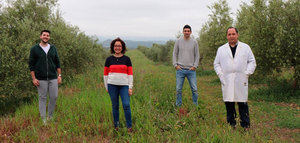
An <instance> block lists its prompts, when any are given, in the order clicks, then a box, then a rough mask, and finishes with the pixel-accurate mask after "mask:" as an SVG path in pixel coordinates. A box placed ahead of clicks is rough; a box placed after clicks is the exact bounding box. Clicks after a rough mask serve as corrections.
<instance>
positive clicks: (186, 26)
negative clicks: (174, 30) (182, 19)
mask: <svg viewBox="0 0 300 143" xmlns="http://www.w3.org/2000/svg"><path fill="white" fill-rule="evenodd" d="M185 28H188V29H190V30H191V31H192V27H191V26H189V25H187V24H186V25H184V26H183V30H184V29H185Z"/></svg>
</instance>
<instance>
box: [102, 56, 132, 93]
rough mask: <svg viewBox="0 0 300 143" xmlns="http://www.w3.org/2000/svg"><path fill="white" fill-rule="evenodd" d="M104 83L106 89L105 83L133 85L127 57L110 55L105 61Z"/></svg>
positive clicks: (130, 66)
mask: <svg viewBox="0 0 300 143" xmlns="http://www.w3.org/2000/svg"><path fill="white" fill-rule="evenodd" d="M103 78H104V85H105V88H106V90H107V84H113V85H128V86H129V88H130V89H132V87H133V75H132V64H131V60H130V58H129V57H127V56H125V55H123V56H122V57H115V56H110V57H108V58H107V59H106V61H105V67H104V74H103Z"/></svg>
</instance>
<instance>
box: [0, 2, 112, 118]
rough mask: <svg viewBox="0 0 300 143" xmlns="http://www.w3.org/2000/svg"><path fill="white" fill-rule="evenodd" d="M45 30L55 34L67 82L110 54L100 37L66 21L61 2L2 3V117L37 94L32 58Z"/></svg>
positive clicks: (0, 28) (53, 36) (0, 29)
mask: <svg viewBox="0 0 300 143" xmlns="http://www.w3.org/2000/svg"><path fill="white" fill-rule="evenodd" d="M1 5H2V6H1ZM43 29H49V30H50V31H51V35H50V36H51V40H50V43H51V44H54V45H56V47H57V50H58V54H59V58H60V61H61V68H62V76H63V82H64V83H67V82H69V81H70V80H72V78H73V77H74V75H76V74H80V73H83V72H85V71H86V70H87V69H89V68H90V67H93V66H96V65H99V64H102V63H103V61H104V58H105V57H106V56H107V54H108V53H107V51H105V50H104V49H103V48H102V46H101V45H99V44H97V39H96V38H94V37H89V36H87V35H85V34H84V33H83V32H81V31H80V30H79V28H78V27H76V26H72V25H69V24H67V23H66V22H65V21H64V19H63V18H62V16H61V14H60V12H59V10H57V0H43V1H41V0H14V1H9V2H8V3H0V37H1V38H0V81H1V82H0V108H1V111H0V114H3V113H5V112H8V111H7V110H11V109H9V107H13V105H17V104H18V103H19V102H20V101H24V100H31V99H32V97H33V95H34V96H35V95H36V92H37V91H36V89H35V88H34V87H33V84H32V79H31V76H30V71H29V68H28V58H29V52H30V48H31V47H32V46H33V45H34V44H36V43H39V42H40V39H39V36H40V31H41V30H43Z"/></svg>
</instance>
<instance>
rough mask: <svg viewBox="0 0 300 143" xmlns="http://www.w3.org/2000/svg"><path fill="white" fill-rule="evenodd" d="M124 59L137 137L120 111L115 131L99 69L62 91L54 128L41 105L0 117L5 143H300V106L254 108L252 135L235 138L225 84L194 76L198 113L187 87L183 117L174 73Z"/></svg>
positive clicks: (140, 59) (256, 104) (135, 55)
mask: <svg viewBox="0 0 300 143" xmlns="http://www.w3.org/2000/svg"><path fill="white" fill-rule="evenodd" d="M127 55H128V56H130V57H131V60H132V62H133V69H134V91H133V92H134V93H133V95H132V96H131V110H132V119H133V130H134V132H133V133H127V129H126V126H125V118H124V112H123V109H122V106H120V122H121V127H120V129H119V131H118V132H116V131H114V128H113V123H112V122H113V120H112V113H111V103H110V98H109V95H108V93H106V91H105V89H104V85H103V80H102V73H103V67H99V68H98V69H91V70H90V72H89V73H86V74H84V75H82V76H80V77H78V78H77V79H76V80H75V81H74V82H73V83H71V84H69V85H64V87H63V88H60V90H59V97H58V99H57V107H56V111H55V114H54V120H53V121H52V122H49V123H48V124H47V125H45V126H44V125H43V124H42V123H41V121H40V119H39V111H38V100H37V99H36V100H35V101H34V102H33V103H32V104H29V105H24V106H21V107H20V108H19V109H18V110H17V111H16V112H15V113H14V114H12V115H8V116H6V117H1V121H0V142H3V141H4V142H10V141H12V142H300V119H299V118H300V116H299V106H298V105H297V104H296V105H295V104H285V103H274V102H264V101H256V100H255V101H254V100H250V101H249V108H250V119H251V129H250V131H248V132H244V131H243V129H242V128H241V127H240V126H238V127H237V129H235V130H233V129H232V128H231V127H230V126H229V125H228V124H226V111H225V105H224V103H223V101H222V95H221V89H220V84H219V81H218V79H217V76H216V75H215V74H214V72H213V71H212V70H210V71H203V72H198V73H197V81H198V83H197V84H198V89H199V106H195V105H193V104H192V99H191V98H192V96H191V91H190V88H189V85H188V82H187V80H186V81H185V84H184V88H183V108H184V109H185V111H184V112H183V114H179V112H178V108H177V107H176V106H175V105H174V103H175V92H176V91H175V70H174V69H173V67H171V66H165V65H160V64H156V63H154V62H152V61H150V60H148V59H147V58H145V56H144V55H143V54H142V53H141V52H139V51H137V50H132V51H129V52H128V53H127ZM250 88H251V86H250ZM250 96H251V95H250ZM291 105H292V106H291Z"/></svg>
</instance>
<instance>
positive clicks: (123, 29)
mask: <svg viewBox="0 0 300 143" xmlns="http://www.w3.org/2000/svg"><path fill="white" fill-rule="evenodd" d="M216 1H217V0H76V1H75V0H59V2H58V3H59V9H60V11H61V12H62V16H63V18H64V19H65V20H66V22H67V23H69V24H72V25H76V26H78V27H79V28H80V30H81V31H84V32H85V33H86V34H88V35H96V36H101V37H121V38H124V39H135V40H160V39H161V40H167V39H170V38H172V39H174V38H175V35H177V33H178V31H181V30H182V27H183V26H184V25H185V24H189V25H191V26H192V30H193V35H194V36H195V37H198V32H199V31H200V29H201V27H202V25H203V24H204V23H205V22H206V21H207V20H208V15H209V14H210V10H209V9H208V7H207V6H211V5H212V4H213V3H214V2H216ZM242 2H245V3H247V4H249V3H250V0H228V3H229V7H230V8H231V12H232V13H233V14H235V13H236V11H237V9H239V5H240V4H241V3H242ZM100 40H103V39H100Z"/></svg>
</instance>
